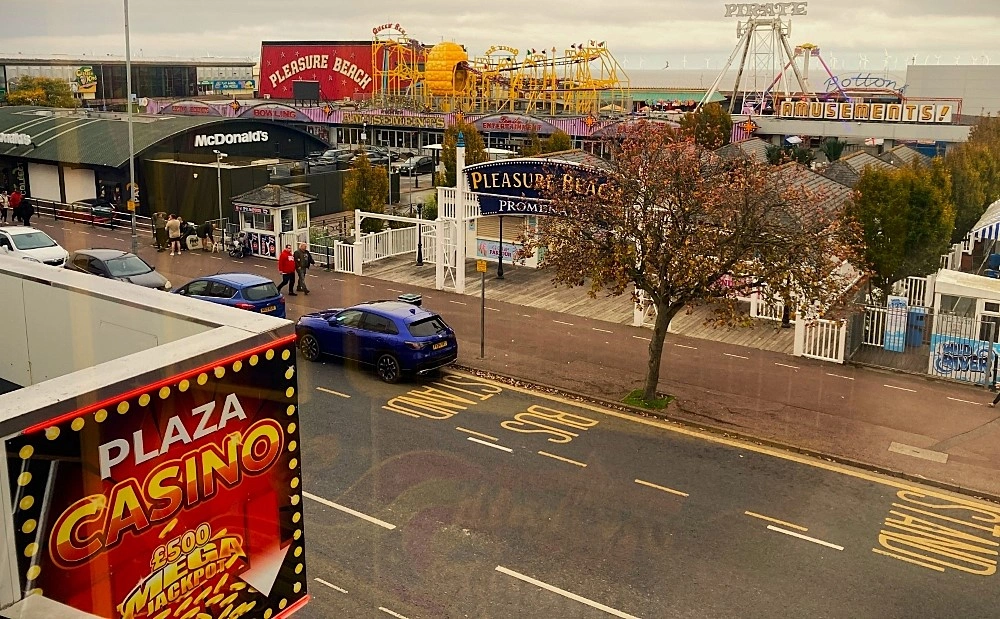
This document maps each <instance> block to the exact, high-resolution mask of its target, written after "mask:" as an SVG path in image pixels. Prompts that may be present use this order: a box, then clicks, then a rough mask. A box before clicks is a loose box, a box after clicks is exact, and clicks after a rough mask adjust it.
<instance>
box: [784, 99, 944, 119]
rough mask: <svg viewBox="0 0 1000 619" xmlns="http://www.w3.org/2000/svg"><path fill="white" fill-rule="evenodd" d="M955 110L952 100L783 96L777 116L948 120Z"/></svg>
mask: <svg viewBox="0 0 1000 619" xmlns="http://www.w3.org/2000/svg"><path fill="white" fill-rule="evenodd" d="M954 110H955V106H954V105H952V104H951V103H857V102H852V103H836V102H823V101H795V100H792V99H785V100H784V101H782V102H781V105H780V106H779V108H778V116H779V117H781V118H808V119H810V120H865V121H875V122H905V123H950V122H951V120H952V114H953V113H954Z"/></svg>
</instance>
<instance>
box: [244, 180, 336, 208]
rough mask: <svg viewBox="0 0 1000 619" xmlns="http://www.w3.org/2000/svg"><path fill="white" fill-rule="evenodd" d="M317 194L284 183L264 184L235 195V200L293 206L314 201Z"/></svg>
mask: <svg viewBox="0 0 1000 619" xmlns="http://www.w3.org/2000/svg"><path fill="white" fill-rule="evenodd" d="M315 200H316V196H311V195H309V194H307V193H305V192H302V191H296V190H295V189H289V188H287V187H285V186H284V185H264V186H263V187H257V188H256V189H251V190H250V191H248V192H246V193H241V194H240V195H238V196H233V202H236V203H239V204H247V205H250V206H291V205H293V204H305V203H306V202H314V201H315Z"/></svg>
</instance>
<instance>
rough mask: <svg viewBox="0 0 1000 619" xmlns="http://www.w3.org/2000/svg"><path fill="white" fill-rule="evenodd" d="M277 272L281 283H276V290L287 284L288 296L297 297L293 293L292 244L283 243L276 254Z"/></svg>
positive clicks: (293, 263) (293, 267) (293, 262)
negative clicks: (278, 253)
mask: <svg viewBox="0 0 1000 619" xmlns="http://www.w3.org/2000/svg"><path fill="white" fill-rule="evenodd" d="M278 272H279V273H281V283H280V284H278V292H281V289H282V288H283V287H284V286H285V284H288V296H290V297H297V296H299V295H297V294H295V257H294V256H293V255H292V246H291V245H285V249H283V250H281V255H280V256H278Z"/></svg>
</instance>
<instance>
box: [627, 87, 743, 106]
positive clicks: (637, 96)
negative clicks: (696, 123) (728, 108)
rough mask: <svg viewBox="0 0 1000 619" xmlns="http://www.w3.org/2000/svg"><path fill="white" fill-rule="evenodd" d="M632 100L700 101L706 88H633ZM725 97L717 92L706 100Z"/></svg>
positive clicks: (712, 101) (713, 100)
mask: <svg viewBox="0 0 1000 619" xmlns="http://www.w3.org/2000/svg"><path fill="white" fill-rule="evenodd" d="M629 92H630V95H631V96H632V100H633V101H645V102H647V103H655V102H657V101H661V100H662V101H701V100H702V99H703V98H704V97H705V93H706V92H708V91H706V90H671V89H669V88H633V89H631V90H630V91H629ZM725 100H726V98H725V97H724V96H722V95H721V94H719V93H718V92H717V93H715V94H713V95H712V97H711V98H710V99H709V100H708V102H709V103H716V102H719V101H725Z"/></svg>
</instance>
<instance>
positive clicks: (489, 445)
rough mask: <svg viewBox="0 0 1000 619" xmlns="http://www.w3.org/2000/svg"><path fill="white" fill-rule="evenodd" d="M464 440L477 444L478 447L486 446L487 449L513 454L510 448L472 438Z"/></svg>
mask: <svg viewBox="0 0 1000 619" xmlns="http://www.w3.org/2000/svg"><path fill="white" fill-rule="evenodd" d="M465 440H467V441H472V442H473V443H479V444H480V445H486V446H487V447H492V448H493V449H498V450H500V451H506V452H507V453H509V454H510V453H514V450H513V449H511V448H510V447H504V446H503V445H496V444H494V443H487V442H486V441H484V440H482V439H478V438H476V437H474V436H468V437H466V439H465Z"/></svg>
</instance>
